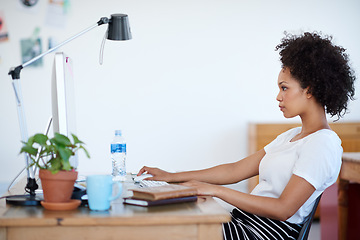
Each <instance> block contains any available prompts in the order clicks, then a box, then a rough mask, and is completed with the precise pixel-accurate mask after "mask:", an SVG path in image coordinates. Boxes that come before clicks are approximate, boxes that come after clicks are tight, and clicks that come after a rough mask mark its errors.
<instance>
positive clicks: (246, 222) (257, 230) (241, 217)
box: [223, 208, 302, 240]
mask: <svg viewBox="0 0 360 240" xmlns="http://www.w3.org/2000/svg"><path fill="white" fill-rule="evenodd" d="M301 227H302V224H294V223H289V222H286V221H278V220H273V219H270V218H264V217H259V216H257V215H254V214H251V213H248V212H245V211H242V210H240V209H238V208H234V210H232V212H231V221H230V222H228V223H224V224H223V234H224V239H225V240H229V239H246V240H248V239H249V240H252V239H261V240H262V239H269V240H270V239H276V240H278V239H297V238H298V236H299V233H300V230H301Z"/></svg>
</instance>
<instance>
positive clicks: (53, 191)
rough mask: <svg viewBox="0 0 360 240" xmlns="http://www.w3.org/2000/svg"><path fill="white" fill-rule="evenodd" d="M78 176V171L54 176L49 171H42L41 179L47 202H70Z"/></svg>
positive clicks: (40, 173)
mask: <svg viewBox="0 0 360 240" xmlns="http://www.w3.org/2000/svg"><path fill="white" fill-rule="evenodd" d="M77 175H78V173H77V172H76V171H59V172H58V173H56V174H52V173H51V172H50V171H49V170H44V169H40V171H39V177H40V180H41V186H42V189H43V192H44V200H45V202H56V203H59V202H69V201H70V199H71V194H72V192H73V190H74V184H75V180H76V178H77Z"/></svg>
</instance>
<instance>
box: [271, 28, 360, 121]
mask: <svg viewBox="0 0 360 240" xmlns="http://www.w3.org/2000/svg"><path fill="white" fill-rule="evenodd" d="M331 41H332V37H331V36H324V37H322V36H321V33H317V32H314V33H309V32H305V33H303V34H301V35H293V34H288V33H286V32H285V37H284V38H283V39H282V40H281V43H280V44H279V45H277V46H276V47H275V50H276V51H277V50H280V52H279V54H280V61H281V63H282V67H283V68H289V69H290V73H291V75H292V76H293V77H294V78H295V79H297V80H298V81H299V82H300V86H301V87H302V88H303V89H305V88H307V87H309V93H311V94H312V95H313V96H314V97H315V99H316V100H317V101H318V102H319V103H320V104H321V105H322V106H323V107H324V108H325V110H326V112H327V113H328V114H330V115H331V117H333V116H335V115H337V117H338V119H337V120H339V119H340V118H341V117H343V116H344V114H345V113H346V112H347V110H348V108H347V106H348V102H349V100H350V99H351V100H354V95H355V88H354V82H355V78H356V77H355V73H354V71H353V70H352V69H351V67H350V65H349V57H348V55H347V54H346V53H345V50H346V49H344V48H343V47H340V46H336V45H334V44H332V42H331Z"/></svg>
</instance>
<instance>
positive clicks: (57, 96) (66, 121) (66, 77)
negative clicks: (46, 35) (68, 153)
mask: <svg viewBox="0 0 360 240" xmlns="http://www.w3.org/2000/svg"><path fill="white" fill-rule="evenodd" d="M51 100H52V101H51V102H52V106H51V107H52V122H53V131H54V133H55V132H58V133H61V134H64V135H66V136H68V137H69V138H72V136H71V134H72V133H73V134H75V135H76V114H75V113H76V111H75V92H74V74H73V65H72V61H71V58H69V57H68V56H66V55H65V54H64V53H63V52H57V53H56V54H55V58H54V64H53V70H52V79H51ZM70 164H71V165H72V166H73V167H74V168H77V166H78V156H77V154H76V155H75V156H72V157H71V158H70Z"/></svg>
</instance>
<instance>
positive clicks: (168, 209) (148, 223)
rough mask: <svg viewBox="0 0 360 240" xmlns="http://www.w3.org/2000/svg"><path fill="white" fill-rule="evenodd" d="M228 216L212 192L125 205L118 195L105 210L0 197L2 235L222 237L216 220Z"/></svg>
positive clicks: (77, 238)
mask: <svg viewBox="0 0 360 240" xmlns="http://www.w3.org/2000/svg"><path fill="white" fill-rule="evenodd" d="M24 186H25V183H24V182H21V183H20V184H17V185H16V186H15V187H14V188H13V189H12V190H11V192H9V193H7V195H8V194H19V193H22V192H23V190H22V189H23V187H24ZM127 192H128V191H127ZM227 221H230V215H229V213H228V212H227V211H226V210H225V209H223V208H222V207H221V206H220V205H219V204H218V203H217V202H216V201H215V200H214V199H213V198H211V197H199V200H198V201H197V202H196V203H181V204H174V205H167V206H156V207H150V208H146V207H138V206H131V205H124V204H123V203H122V200H121V199H119V200H118V201H115V202H113V204H112V207H111V210H109V211H107V212H96V211H90V210H89V209H88V208H87V207H79V208H78V209H77V210H73V211H49V210H45V209H44V208H42V207H18V206H10V205H6V203H5V200H4V199H2V200H1V201H0V239H1V240H3V239H8V240H17V239H27V240H32V239H34V240H35V239H36V240H38V239H50V238H51V239H53V240H57V239H59V240H60V239H68V240H72V239H73V240H81V239H104V240H105V239H106V240H111V239H128V240H132V239H149V240H151V239H202V240H208V239H222V226H221V223H223V222H227Z"/></svg>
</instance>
